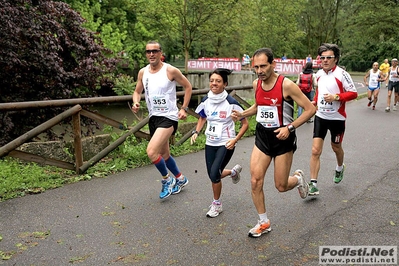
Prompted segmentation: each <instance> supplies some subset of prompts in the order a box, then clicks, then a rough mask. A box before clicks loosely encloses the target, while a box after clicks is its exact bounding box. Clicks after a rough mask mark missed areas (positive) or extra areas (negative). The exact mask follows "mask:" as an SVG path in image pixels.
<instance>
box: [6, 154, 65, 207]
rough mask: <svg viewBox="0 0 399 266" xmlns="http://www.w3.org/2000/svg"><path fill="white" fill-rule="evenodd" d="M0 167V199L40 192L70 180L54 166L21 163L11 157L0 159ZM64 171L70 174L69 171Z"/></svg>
mask: <svg viewBox="0 0 399 266" xmlns="http://www.w3.org/2000/svg"><path fill="white" fill-rule="evenodd" d="M0 169H1V174H0V201H4V200H7V199H11V198H14V197H18V196H24V195H25V194H34V193H40V192H42V191H44V190H46V189H51V188H56V187H60V186H62V185H63V184H65V183H68V182H70V181H71V180H69V179H68V178H64V177H63V173H62V172H61V171H60V170H59V169H57V168H55V167H41V166H39V165H37V164H34V163H30V164H22V163H20V162H19V161H18V160H15V159H12V158H3V159H1V160H0ZM66 173H67V174H71V172H69V171H67V172H66Z"/></svg>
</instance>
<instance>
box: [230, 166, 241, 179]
mask: <svg viewBox="0 0 399 266" xmlns="http://www.w3.org/2000/svg"><path fill="white" fill-rule="evenodd" d="M233 169H234V170H235V171H236V175H235V176H231V181H233V184H237V183H238V182H240V173H241V171H242V167H241V165H239V164H236V166H234V167H233Z"/></svg>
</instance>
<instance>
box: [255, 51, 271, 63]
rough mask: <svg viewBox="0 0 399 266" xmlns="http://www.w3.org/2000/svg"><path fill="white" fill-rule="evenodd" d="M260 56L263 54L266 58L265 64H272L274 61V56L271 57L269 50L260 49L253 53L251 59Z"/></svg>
mask: <svg viewBox="0 0 399 266" xmlns="http://www.w3.org/2000/svg"><path fill="white" fill-rule="evenodd" d="M260 54H264V55H266V56H267V62H269V63H270V64H271V63H273V60H274V55H273V51H272V49H270V48H260V49H258V50H256V51H255V53H254V55H253V57H255V56H257V55H260Z"/></svg>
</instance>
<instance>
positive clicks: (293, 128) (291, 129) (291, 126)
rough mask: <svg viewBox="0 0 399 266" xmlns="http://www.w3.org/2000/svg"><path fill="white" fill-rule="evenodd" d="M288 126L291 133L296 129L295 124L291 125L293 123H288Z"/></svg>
mask: <svg viewBox="0 0 399 266" xmlns="http://www.w3.org/2000/svg"><path fill="white" fill-rule="evenodd" d="M287 128H288V131H289V132H290V133H292V132H294V131H295V127H294V126H293V125H291V124H288V125H287Z"/></svg>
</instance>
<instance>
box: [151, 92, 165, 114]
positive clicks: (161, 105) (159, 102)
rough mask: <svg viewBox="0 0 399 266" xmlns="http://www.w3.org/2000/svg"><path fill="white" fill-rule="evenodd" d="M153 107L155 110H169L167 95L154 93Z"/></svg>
mask: <svg viewBox="0 0 399 266" xmlns="http://www.w3.org/2000/svg"><path fill="white" fill-rule="evenodd" d="M151 103H152V109H153V110H154V111H155V110H156V111H167V110H168V106H167V102H166V96H165V95H153V96H152V99H151Z"/></svg>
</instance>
